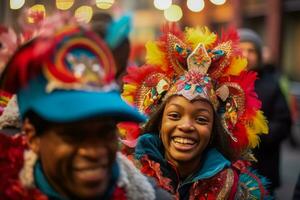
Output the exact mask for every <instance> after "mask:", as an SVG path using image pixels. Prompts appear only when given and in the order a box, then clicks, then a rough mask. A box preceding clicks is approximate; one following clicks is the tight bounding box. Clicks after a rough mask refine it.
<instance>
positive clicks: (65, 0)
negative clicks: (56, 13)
mask: <svg viewBox="0 0 300 200" xmlns="http://www.w3.org/2000/svg"><path fill="white" fill-rule="evenodd" d="M55 3H56V7H57V9H59V10H68V9H70V8H71V7H72V6H73V4H74V0H56V2H55Z"/></svg>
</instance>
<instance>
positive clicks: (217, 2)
mask: <svg viewBox="0 0 300 200" xmlns="http://www.w3.org/2000/svg"><path fill="white" fill-rule="evenodd" d="M210 2H212V3H213V4H215V5H223V4H224V3H225V2H226V0H210Z"/></svg>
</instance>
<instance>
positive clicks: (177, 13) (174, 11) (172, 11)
mask: <svg viewBox="0 0 300 200" xmlns="http://www.w3.org/2000/svg"><path fill="white" fill-rule="evenodd" d="M164 16H165V18H166V19H167V20H168V21H171V22H177V21H179V20H180V19H181V18H182V10H181V8H180V6H178V5H175V4H173V5H171V6H170V7H169V8H168V9H166V10H164Z"/></svg>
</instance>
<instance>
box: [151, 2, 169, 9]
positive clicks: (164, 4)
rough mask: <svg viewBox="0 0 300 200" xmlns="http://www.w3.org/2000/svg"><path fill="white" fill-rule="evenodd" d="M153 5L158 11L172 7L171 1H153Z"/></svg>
mask: <svg viewBox="0 0 300 200" xmlns="http://www.w3.org/2000/svg"><path fill="white" fill-rule="evenodd" d="M153 4H154V7H155V8H157V9H159V10H166V9H168V8H169V7H170V6H171V5H172V0H154V2H153Z"/></svg>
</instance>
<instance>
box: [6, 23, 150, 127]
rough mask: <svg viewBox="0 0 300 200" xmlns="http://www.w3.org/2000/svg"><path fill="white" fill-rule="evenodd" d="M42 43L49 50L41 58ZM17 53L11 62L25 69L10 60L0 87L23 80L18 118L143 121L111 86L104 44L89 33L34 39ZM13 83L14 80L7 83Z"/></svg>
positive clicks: (68, 32) (111, 64)
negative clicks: (19, 59) (21, 59)
mask: <svg viewBox="0 0 300 200" xmlns="http://www.w3.org/2000/svg"><path fill="white" fill-rule="evenodd" d="M45 41H47V42H46V43H45ZM39 43H41V45H40V44H39ZM45 44H48V45H46V46H47V48H48V50H47V51H45V52H44V53H41V54H44V55H43V56H36V54H38V53H39V52H38V51H39V50H40V49H41V46H42V47H45ZM31 51H32V52H31ZM24 52H25V53H24ZM28 52H30V53H28ZM18 53H19V55H20V56H14V57H13V59H18V58H20V57H25V58H26V59H25V60H26V61H24V62H25V63H27V64H26V65H24V62H20V61H14V60H12V61H11V62H10V65H8V66H7V69H6V70H5V73H4V76H6V77H4V80H5V81H4V84H3V81H2V84H3V85H4V86H5V85H9V84H12V83H13V81H15V80H19V79H20V80H22V82H20V81H19V84H18V85H17V86H16V93H17V98H18V105H19V109H20V113H21V116H22V117H24V116H25V115H26V113H27V112H28V111H34V112H35V113H37V114H38V115H40V116H41V117H42V118H44V119H46V120H49V121H53V122H73V121H78V120H82V119H86V118H90V117H97V116H99V117H113V118H115V119H116V120H118V121H136V122H143V121H145V120H146V117H145V116H144V115H143V114H141V113H140V112H139V111H138V110H137V109H136V108H134V107H133V106H131V105H128V104H127V103H126V102H125V101H123V100H122V98H121V96H120V93H119V91H118V89H117V87H116V84H115V82H114V74H115V65H114V60H113V57H112V55H111V52H110V50H109V48H108V47H107V45H106V43H105V42H104V40H102V39H101V38H99V37H98V36H96V35H95V34H94V33H92V32H90V31H86V30H85V29H83V28H82V27H71V28H70V27H67V28H65V29H64V30H60V31H59V34H57V35H55V36H54V37H53V38H50V39H49V38H47V39H46V40H45V39H43V40H36V41H34V42H33V44H32V45H30V44H29V45H28V47H27V48H26V49H25V50H24V49H23V50H22V51H21V50H20V51H19V52H17V53H16V54H18ZM24 55H26V56H24ZM37 58H40V59H37ZM33 72H34V73H33ZM18 76H19V77H18ZM13 78H15V80H10V79H13ZM4 89H5V87H4Z"/></svg>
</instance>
